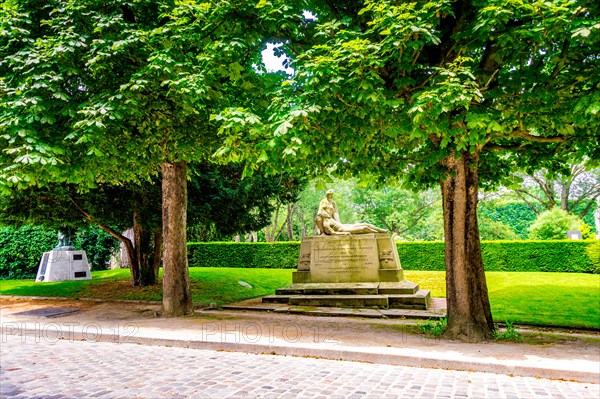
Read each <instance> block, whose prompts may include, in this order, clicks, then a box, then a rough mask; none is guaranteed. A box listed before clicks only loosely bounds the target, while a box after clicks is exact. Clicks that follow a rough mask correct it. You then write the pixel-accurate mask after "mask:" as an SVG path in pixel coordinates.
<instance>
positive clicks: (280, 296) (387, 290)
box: [262, 281, 430, 310]
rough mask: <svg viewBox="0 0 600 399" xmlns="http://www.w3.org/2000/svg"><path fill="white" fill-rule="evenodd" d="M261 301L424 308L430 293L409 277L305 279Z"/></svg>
mask: <svg viewBox="0 0 600 399" xmlns="http://www.w3.org/2000/svg"><path fill="white" fill-rule="evenodd" d="M262 301H263V302H264V303H287V304H289V305H291V306H317V307H319V306H324V307H348V308H380V309H419V310H426V309H427V306H428V305H429V301H430V295H429V291H427V290H420V289H419V285H418V284H415V283H412V282H410V281H400V282H393V283H304V284H292V285H290V286H288V287H284V288H280V289H278V290H277V291H276V294H275V295H269V296H266V297H263V299H262Z"/></svg>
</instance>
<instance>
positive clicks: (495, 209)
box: [477, 200, 564, 239]
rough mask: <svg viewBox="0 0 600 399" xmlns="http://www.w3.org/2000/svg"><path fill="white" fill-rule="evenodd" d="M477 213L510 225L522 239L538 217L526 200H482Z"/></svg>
mask: <svg viewBox="0 0 600 399" xmlns="http://www.w3.org/2000/svg"><path fill="white" fill-rule="evenodd" d="M477 213H478V215H481V216H483V217H487V218H489V219H491V220H493V221H496V222H501V223H504V224H506V225H508V226H510V229H511V230H512V231H514V232H515V233H516V234H517V236H518V237H519V238H521V239H526V238H527V235H528V231H527V229H528V228H529V226H530V225H531V223H533V221H534V220H535V219H536V217H537V215H536V213H535V212H534V211H533V210H532V209H531V208H530V207H529V206H527V204H526V203H525V202H513V201H511V202H506V201H501V200H492V201H480V202H479V207H478V209H477ZM562 238H564V237H562Z"/></svg>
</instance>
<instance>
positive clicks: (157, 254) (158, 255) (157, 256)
mask: <svg viewBox="0 0 600 399" xmlns="http://www.w3.org/2000/svg"><path fill="white" fill-rule="evenodd" d="M161 263H162V230H156V231H155V232H154V254H153V255H152V262H151V264H152V269H151V270H152V279H153V280H154V283H153V284H156V283H158V272H159V270H160V265H161Z"/></svg>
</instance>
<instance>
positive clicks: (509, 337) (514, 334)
mask: <svg viewBox="0 0 600 399" xmlns="http://www.w3.org/2000/svg"><path fill="white" fill-rule="evenodd" d="M494 339H495V340H497V341H499V340H502V341H514V342H521V341H523V336H522V335H521V334H520V333H519V332H518V331H517V330H516V329H515V326H514V325H513V322H512V321H507V322H506V327H505V329H504V331H503V332H500V331H498V330H496V331H494Z"/></svg>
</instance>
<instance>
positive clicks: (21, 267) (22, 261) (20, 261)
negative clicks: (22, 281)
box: [0, 226, 57, 279]
mask: <svg viewBox="0 0 600 399" xmlns="http://www.w3.org/2000/svg"><path fill="white" fill-rule="evenodd" d="M56 243H57V235H56V230H50V229H45V228H43V227H39V226H23V227H21V228H19V229H14V228H12V227H0V276H1V277H3V278H11V279H12V278H35V275H36V274H37V268H38V265H39V262H40V259H41V257H42V254H43V253H44V252H46V251H49V250H51V249H52V248H54V247H55V246H56Z"/></svg>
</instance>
